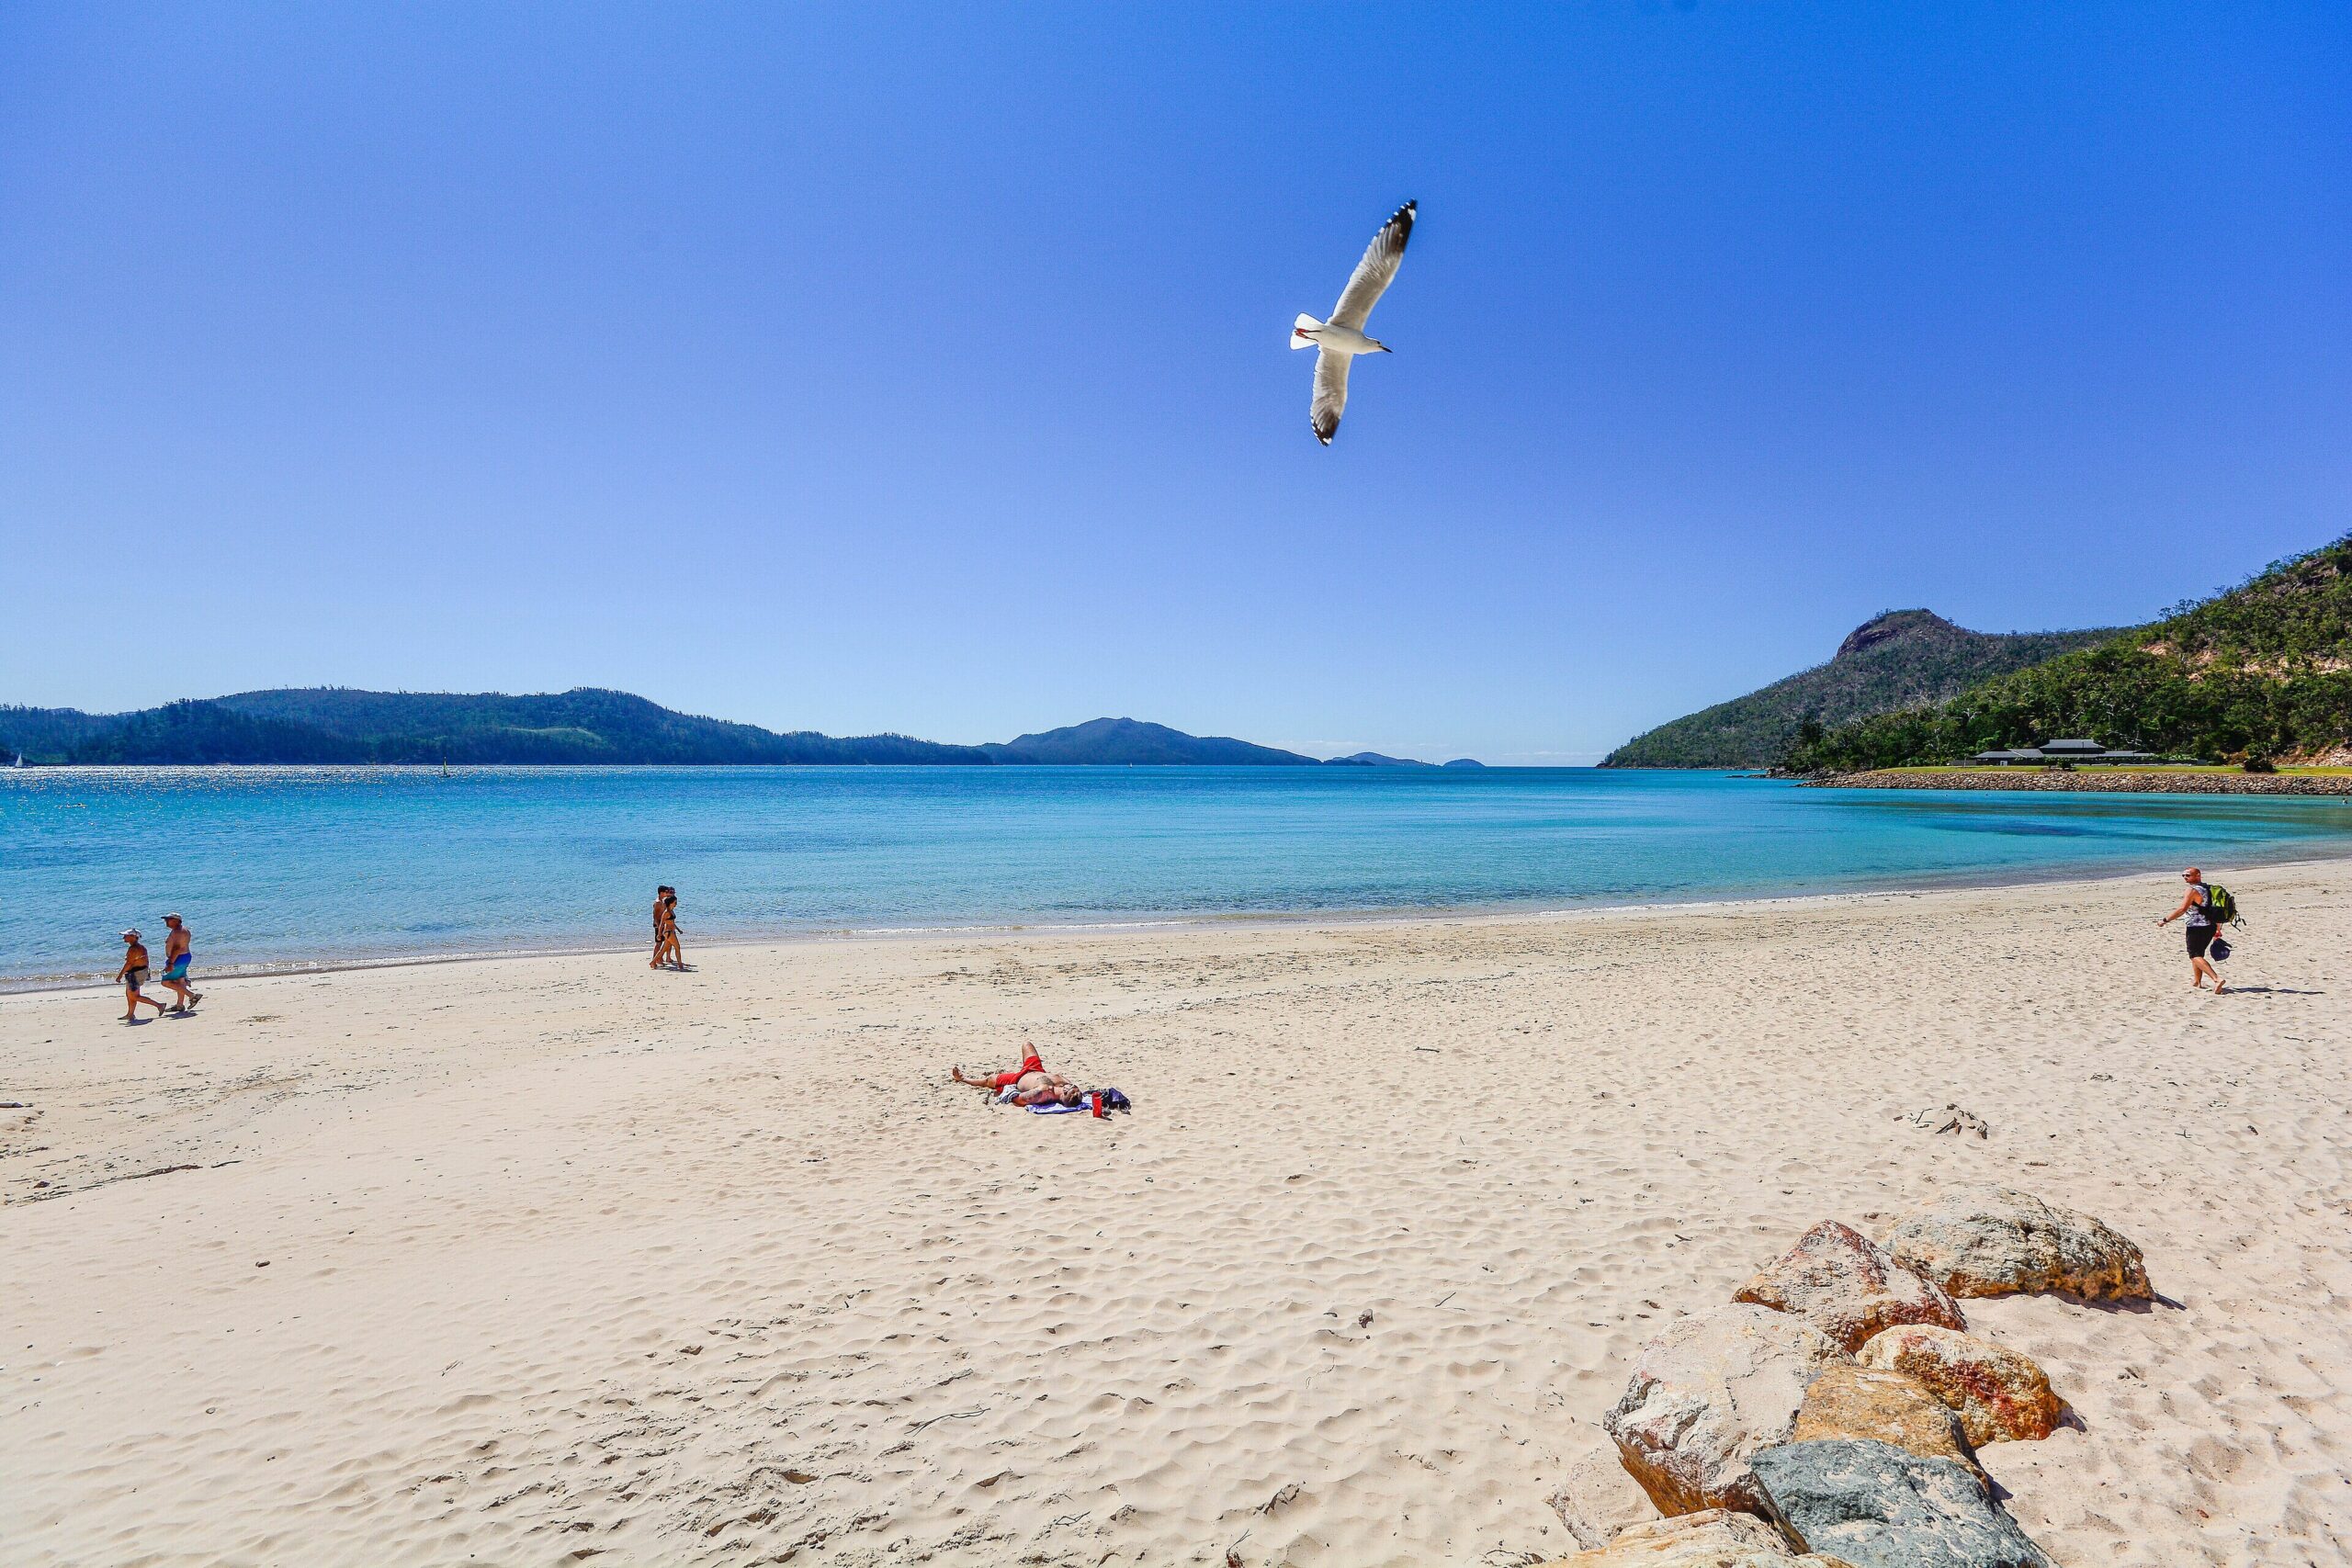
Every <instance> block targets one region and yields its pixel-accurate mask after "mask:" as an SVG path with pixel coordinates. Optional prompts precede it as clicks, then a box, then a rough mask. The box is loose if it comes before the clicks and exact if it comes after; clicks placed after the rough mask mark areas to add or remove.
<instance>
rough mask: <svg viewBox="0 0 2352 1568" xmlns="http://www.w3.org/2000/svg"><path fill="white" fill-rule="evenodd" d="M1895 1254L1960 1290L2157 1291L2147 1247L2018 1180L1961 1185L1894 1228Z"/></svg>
mask: <svg viewBox="0 0 2352 1568" xmlns="http://www.w3.org/2000/svg"><path fill="white" fill-rule="evenodd" d="M1881 1240H1883V1242H1884V1244H1885V1247H1886V1250H1887V1251H1888V1252H1889V1253H1891V1254H1893V1255H1894V1260H1895V1261H1896V1262H1898V1263H1901V1264H1902V1265H1904V1266H1905V1268H1907V1269H1914V1270H1916V1271H1917V1272H1918V1273H1920V1274H1922V1275H1925V1276H1926V1277H1927V1278H1928V1279H1930V1280H1934V1281H1936V1282H1937V1283H1938V1284H1939V1285H1941V1286H1942V1287H1943V1288H1944V1289H1945V1290H1946V1291H1949V1292H1951V1293H1952V1294H1953V1295H1955V1296H2004V1295H2008V1294H2011V1293H2012V1292H2020V1291H2067V1292H2073V1293H2075V1294H2076V1295H2082V1296H2089V1297H2091V1298H2093V1299H2095V1300H2102V1301H2132V1300H2145V1299H2147V1298H2148V1297H2150V1296H2152V1295H2154V1293H2155V1292H2154V1290H2153V1289H2152V1288H2151V1287H2150V1286H2149V1284H2148V1269H2147V1266H2146V1264H2145V1263H2144V1262H2143V1261H2142V1259H2141V1257H2140V1249H2139V1248H2138V1247H2134V1246H2133V1245H2132V1244H2131V1242H2130V1241H2129V1240H2127V1239H2126V1238H2125V1237H2124V1236H2123V1235H2120V1234H2119V1233H2118V1232H2116V1231H2114V1230H2112V1229H2110V1228H2109V1227H2108V1226H2107V1225H2105V1224H2101V1223H2100V1222H2099V1221H2098V1220H2095V1219H2093V1218H2091V1217H2090V1216H2089V1215H2088V1214H2084V1213H2076V1212H2075V1211H2074V1210H2072V1209H2068V1208H2064V1207H2062V1206H2061V1205H2059V1204H2056V1203H2048V1202H2044V1201H2042V1200H2041V1199H2039V1198H2037V1197H2035V1196H2034V1195H2033V1194H2032V1193H2030V1192H2020V1191H2018V1190H2016V1189H2015V1188H2013V1187H1991V1186H1969V1187H1962V1188H1959V1189H1956V1190H1952V1191H1951V1192H1948V1193H1946V1194H1945V1195H1944V1196H1943V1197H1941V1198H1939V1199H1938V1200H1936V1201H1934V1202H1932V1203H1930V1204H1928V1206H1927V1207H1926V1208H1924V1209H1921V1210H1919V1211H1917V1213H1912V1214H1909V1215H1906V1216H1905V1217H1904V1218H1903V1219H1900V1220H1897V1221H1895V1222H1894V1224H1892V1225H1890V1226H1888V1227H1887V1231H1886V1234H1885V1235H1883V1237H1882V1238H1881Z"/></svg>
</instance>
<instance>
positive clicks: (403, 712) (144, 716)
mask: <svg viewBox="0 0 2352 1568" xmlns="http://www.w3.org/2000/svg"><path fill="white" fill-rule="evenodd" d="M12 754H21V755H23V756H24V757H25V759H26V760H27V761H31V762H37V763H141V764H175V763H182V764H185V763H207V762H251V763H355V764H356V763H435V762H453V763H551V764H552V763H571V764H638V763H661V764H680V763H737V764H743V763H751V764H766V763H797V764H804V765H805V764H857V763H898V764H907V763H918V764H936V765H944V766H950V767H989V766H994V765H997V764H1000V763H1006V764H1012V763H1019V764H1028V765H1033V766H1061V767H1116V766H1130V767H1132V766H1168V765H1181V764H1192V765H1200V764H1226V765H1231V764H1236V763H1241V764H1250V765H1261V766H1262V765H1272V766H1278V767H1316V766H1318V765H1321V764H1318V763H1317V761H1316V760H1315V759H1314V758H1312V757H1306V756H1302V755H1300V754H1299V753H1298V752H1295V751H1283V750H1277V749H1276V748H1274V747H1272V746H1256V745H1252V744H1251V743H1250V742H1249V741H1247V740H1234V739H1227V738H1225V737H1223V736H1199V735H1187V734H1185V733H1184V732H1183V731H1182V730H1180V729H1170V728H1168V727H1167V726H1166V725H1160V724H1146V723H1143V722H1141V721H1139V720H1136V719H1132V718H1098V719H1093V720H1091V721H1089V722H1088V723H1085V724H1080V725H1072V726H1070V727H1069V728H1065V729H1052V730H1046V731H1043V732H1041V733H1039V734H1035V735H1023V736H1022V737H1021V738H1020V739H1017V740H1012V741H1007V742H1004V743H1002V744H1001V745H989V746H950V745H943V744H941V743H940V742H938V741H933V740H917V739H911V738H910V737H908V736H904V735H861V736H856V737H853V738H850V739H838V738H836V737H833V736H831V735H820V734H817V733H816V732H815V731H813V730H794V731H791V732H789V733H786V734H779V733H777V732H775V731H774V730H768V729H762V728H758V727H757V726H755V725H749V724H731V723H729V722H728V721H726V720H724V719H717V718H701V717H697V716H695V715H693V714H684V713H677V712H674V711H673V710H672V709H669V708H665V707H662V706H661V705H658V704H655V703H650V702H648V701H646V700H645V699H644V698H643V697H637V696H631V695H629V694H628V693H627V692H607V691H600V690H597V689H594V688H592V687H582V688H581V689H579V690H577V691H571V692H561V693H554V694H541V695H536V696H507V695H504V694H500V693H495V692H492V693H475V694H454V693H446V692H360V691H351V690H347V689H345V688H343V687H340V686H313V687H304V688H300V689H288V690H281V691H269V692H240V693H238V694H236V695H234V696H228V697H214V698H210V699H208V700H202V701H188V702H176V703H166V704H164V705H163V706H162V707H155V708H143V709H141V710H139V711H138V712H135V713H119V714H89V713H82V712H80V711H78V710H76V709H74V708H30V707H0V764H5V763H6V761H8V760H9V758H10V756H11V755H12ZM1369 759H1371V754H1370V753H1365V754H1363V756H1362V757H1356V758H1348V759H1341V760H1340V761H1346V762H1349V763H1353V764H1361V763H1363V762H1364V761H1367V760H1369ZM1378 761H1384V762H1392V763H1393V762H1394V761H1395V760H1394V759H1378ZM1399 765H1414V766H1418V765H1419V764H1399ZM1471 765H1473V766H1475V765H1476V764H1475V763H1474V764H1471Z"/></svg>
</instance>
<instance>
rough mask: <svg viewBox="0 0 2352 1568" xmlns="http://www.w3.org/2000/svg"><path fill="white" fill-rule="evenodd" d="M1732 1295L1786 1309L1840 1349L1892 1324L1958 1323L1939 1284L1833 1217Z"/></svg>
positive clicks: (1963, 1320)
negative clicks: (1836, 1343)
mask: <svg viewBox="0 0 2352 1568" xmlns="http://www.w3.org/2000/svg"><path fill="white" fill-rule="evenodd" d="M1732 1299H1733V1300H1734V1301H1740V1302H1754V1303H1756V1304H1757V1305H1758V1306H1768V1307H1771V1308H1772V1309H1774V1310H1775V1311H1778V1312H1788V1313H1794V1314H1797V1315H1798V1316H1799V1317H1802V1318H1804V1320H1805V1321H1806V1322H1807V1323H1810V1324H1812V1325H1814V1326H1815V1328H1818V1329H1819V1330H1821V1332H1822V1333H1824V1334H1826V1335H1827V1336H1829V1337H1830V1338H1832V1339H1834V1340H1836V1341H1837V1342H1838V1348H1841V1349H1845V1350H1854V1349H1859V1348H1860V1347H1861V1345H1862V1342H1863V1341H1864V1340H1866V1339H1868V1338H1869V1337H1871V1335H1873V1334H1876V1333H1877V1332H1878V1331H1879V1330H1881V1329H1883V1328H1892V1327H1894V1325H1896V1324H1898V1323H1934V1324H1940V1325H1943V1326H1944V1327H1946V1328H1966V1327H1967V1326H1968V1320H1967V1319H1966V1318H1963V1317H1962V1316H1961V1314H1960V1308H1959V1307H1958V1306H1956V1305H1954V1304H1953V1303H1952V1299H1951V1296H1949V1295H1947V1294H1945V1292H1944V1291H1943V1289H1942V1287H1941V1286H1939V1285H1936V1284H1933V1283H1930V1282H1929V1281H1928V1280H1924V1279H1921V1278H1920V1277H1919V1276H1918V1275H1917V1274H1915V1273H1913V1272H1912V1271H1911V1270H1910V1269H1905V1268H1904V1267H1903V1266H1902V1265H1901V1264H1900V1263H1897V1262H1896V1261H1895V1260H1894V1258H1890V1257H1888V1256H1887V1255H1886V1253H1885V1252H1884V1251H1883V1250H1882V1249H1881V1248H1880V1247H1879V1246H1878V1244H1877V1243H1876V1242H1873V1241H1871V1239H1870V1238H1869V1237H1868V1236H1866V1235H1862V1234H1861V1233H1860V1231H1857V1230H1854V1229H1853V1228H1852V1227H1850V1226H1848V1225H1841V1224H1838V1222H1837V1221H1836V1220H1824V1221H1822V1222H1821V1224H1817V1225H1815V1226H1814V1227H1813V1228H1812V1229H1811V1230H1809V1231H1807V1232H1805V1233H1804V1235H1802V1236H1800V1237H1798V1238H1797V1244H1796V1245H1795V1246H1794V1247H1791V1248H1789V1250H1788V1251H1787V1252H1786V1253H1785V1254H1783V1255H1782V1256H1781V1258H1780V1260H1779V1261H1777V1262H1775V1263H1773V1264H1772V1265H1771V1266H1770V1267H1769V1268H1767V1269H1765V1270H1764V1271H1763V1272H1762V1273H1760V1274H1758V1275H1757V1276H1756V1278H1754V1279H1753V1280H1748V1281H1747V1284H1745V1285H1742V1286H1741V1287H1740V1288H1739V1291H1738V1293H1737V1294H1736V1295H1734V1296H1733V1297H1732Z"/></svg>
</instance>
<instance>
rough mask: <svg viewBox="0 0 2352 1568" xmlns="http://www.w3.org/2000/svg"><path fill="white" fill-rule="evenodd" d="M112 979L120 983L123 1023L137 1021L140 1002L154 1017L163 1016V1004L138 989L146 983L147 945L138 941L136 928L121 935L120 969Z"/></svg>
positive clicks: (137, 929)
mask: <svg viewBox="0 0 2352 1568" xmlns="http://www.w3.org/2000/svg"><path fill="white" fill-rule="evenodd" d="M114 977H115V978H116V979H118V980H119V981H121V982H122V1021H123V1022H125V1023H137V1022H138V1021H139V1004H140V1003H141V1002H145V1003H146V1004H147V1005H148V1006H149V1007H151V1008H153V1009H154V1010H155V1016H156V1017H158V1018H161V1017H162V1016H163V1015H164V1004H163V1003H161V1002H159V1001H157V1000H156V999H155V998H153V997H151V996H149V995H148V994H147V993H146V992H144V991H142V990H141V989H140V987H141V986H144V985H145V984H146V983H147V944H146V943H145V942H141V941H140V940H139V928H138V927H136V926H133V927H131V928H130V930H129V931H125V932H123V933H122V967H121V968H119V969H118V970H116V971H115V972H114Z"/></svg>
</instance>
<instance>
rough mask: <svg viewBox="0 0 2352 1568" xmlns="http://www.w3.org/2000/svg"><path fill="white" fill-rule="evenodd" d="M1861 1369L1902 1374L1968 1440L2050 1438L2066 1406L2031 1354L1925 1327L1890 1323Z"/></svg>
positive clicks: (1866, 1349)
mask: <svg viewBox="0 0 2352 1568" xmlns="http://www.w3.org/2000/svg"><path fill="white" fill-rule="evenodd" d="M1861 1363H1862V1365H1863V1366H1865V1367H1883V1368H1886V1369H1889V1370H1892V1371H1898V1372H1903V1373H1905V1374H1906V1375H1907V1376H1910V1377H1913V1378H1916V1379H1917V1380H1918V1381H1919V1382H1922V1383H1924V1384H1926V1385H1927V1387H1928V1391H1929V1392H1930V1393H1934V1394H1935V1396H1936V1397H1937V1398H1938V1399H1940V1400H1942V1401H1943V1402H1944V1403H1945V1404H1949V1405H1951V1407H1952V1409H1953V1410H1954V1411H1956V1412H1958V1414H1959V1416H1960V1420H1961V1425H1962V1426H1963V1427H1967V1429H1968V1440H1969V1441H1970V1442H1972V1443H1991V1442H1998V1441H2000V1440H2001V1439H2002V1438H2013V1439H2018V1440H2025V1441H2031V1440H2033V1439H2036V1438H2046V1437H2048V1436H2050V1434H2051V1432H2052V1429H2054V1428H2055V1427H2057V1425H2058V1423H2059V1422H2060V1421H2061V1420H2063V1419H2064V1417H2065V1414H2066V1405H2065V1403H2064V1401H2063V1400H2061V1399H2060V1398H2059V1397H2058V1396H2057V1394H2056V1393H2052V1391H2051V1387H2050V1379H2049V1377H2048V1375H2047V1374H2046V1373H2044V1372H2043V1371H2042V1370H2041V1366H2040V1365H2039V1364H2038V1363H2036V1362H2035V1360H2034V1359H2033V1358H2032V1357H2030V1356H2028V1355H2026V1354H2024V1353H2023V1352H2022V1351H2018V1350H2012V1349H2010V1348H2008V1347H2007V1346H2006V1345H1996V1344H1994V1343H1993V1342H1992V1341H1991V1340H1989V1339H1979V1338H1977V1337H1975V1336H1974V1335H1973V1334H1961V1333H1958V1332H1956V1331H1954V1330H1952V1329H1949V1328H1937V1327H1933V1326H1931V1325H1927V1324H1906V1325H1904V1326H1902V1327H1900V1328H1890V1329H1888V1330H1887V1331H1886V1332H1885V1333H1883V1334H1882V1335H1880V1336H1879V1337H1877V1338H1875V1339H1873V1340H1871V1342H1870V1343H1869V1344H1867V1345H1865V1346H1863V1347H1862V1353H1861Z"/></svg>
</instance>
